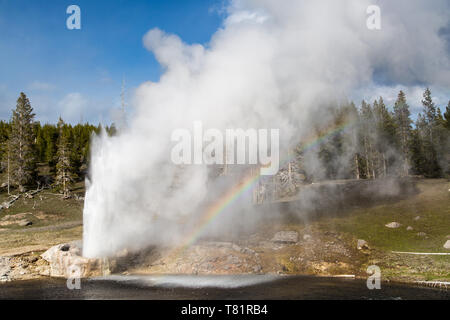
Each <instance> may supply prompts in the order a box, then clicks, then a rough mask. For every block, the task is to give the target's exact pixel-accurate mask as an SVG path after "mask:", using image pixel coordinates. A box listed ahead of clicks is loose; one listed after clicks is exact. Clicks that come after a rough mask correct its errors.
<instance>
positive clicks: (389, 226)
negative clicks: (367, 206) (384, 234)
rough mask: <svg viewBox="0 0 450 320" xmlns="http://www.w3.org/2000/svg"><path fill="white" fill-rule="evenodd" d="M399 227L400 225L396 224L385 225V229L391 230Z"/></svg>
mask: <svg viewBox="0 0 450 320" xmlns="http://www.w3.org/2000/svg"><path fill="white" fill-rule="evenodd" d="M400 226H401V224H400V223H398V222H390V223H388V224H386V227H388V228H391V229H396V228H399V227H400Z"/></svg>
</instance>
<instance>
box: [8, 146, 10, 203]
mask: <svg viewBox="0 0 450 320" xmlns="http://www.w3.org/2000/svg"><path fill="white" fill-rule="evenodd" d="M9 185H10V182H9V146H8V195H9V194H10V193H9Z"/></svg>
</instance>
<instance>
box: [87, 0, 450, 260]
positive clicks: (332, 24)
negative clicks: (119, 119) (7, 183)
mask: <svg viewBox="0 0 450 320" xmlns="http://www.w3.org/2000/svg"><path fill="white" fill-rule="evenodd" d="M371 2H372V1H368V0H352V1H333V0H328V1H299V0H290V1H283V2H282V3H280V2H279V1H268V0H266V1H264V0H258V1H253V0H239V1H238V0H236V1H231V3H230V4H229V6H228V7H227V16H226V18H225V20H224V22H223V26H222V27H221V28H220V29H219V30H217V32H216V33H215V34H214V35H213V36H212V38H211V41H210V42H209V43H208V44H207V45H200V44H192V45H188V44H186V43H183V42H182V41H181V40H180V38H178V37H177V36H175V35H168V34H165V33H164V32H162V31H160V30H158V29H153V30H150V31H149V32H148V33H147V34H146V35H145V36H144V39H143V41H144V45H145V47H146V48H147V49H149V50H150V51H152V52H153V53H154V55H155V57H156V59H157V60H158V61H159V63H160V64H161V65H162V66H163V67H164V69H165V71H164V73H163V74H162V76H161V78H160V80H159V82H156V83H150V82H148V83H144V84H142V85H141V86H140V87H139V88H138V90H137V91H136V96H135V100H134V103H133V105H134V108H135V115H134V117H133V119H131V120H130V121H129V124H128V127H127V128H126V129H122V130H121V132H120V134H119V135H118V136H115V137H112V138H109V137H106V136H100V137H97V138H94V141H93V144H92V161H91V168H90V181H89V183H88V186H87V193H86V199H85V209H84V234H83V241H84V248H83V251H84V252H83V254H84V255H85V256H87V257H101V256H108V255H111V254H114V253H116V252H118V251H120V250H122V249H125V248H126V249H131V250H133V249H136V250H138V249H140V248H143V247H146V246H148V245H172V244H175V243H177V242H178V241H182V239H184V238H185V237H186V233H188V232H191V230H190V229H189V227H188V226H189V223H190V222H192V221H193V220H195V219H201V218H202V212H201V211H202V210H201V204H202V202H203V200H204V199H205V198H206V196H207V195H208V194H211V193H213V194H221V193H223V192H226V190H221V189H220V188H221V187H219V186H217V188H218V190H211V189H210V188H209V187H206V185H207V181H208V170H207V167H206V166H204V165H192V166H183V168H180V167H179V166H176V165H175V164H173V163H172V162H171V158H170V154H171V148H172V142H171V134H172V132H173V131H174V130H176V129H178V128H191V127H192V124H193V123H194V122H195V121H201V122H202V124H203V125H204V127H207V128H217V129H218V130H222V131H223V130H225V129H227V128H244V129H245V128H256V129H270V128H277V129H279V130H280V145H281V146H283V144H284V145H288V144H290V143H292V142H294V141H298V140H300V139H301V138H302V137H303V136H305V135H307V134H308V133H309V132H310V131H311V128H313V127H314V126H316V125H321V124H326V123H327V122H328V121H329V120H330V117H331V115H330V114H328V113H327V111H326V110H324V109H322V106H326V105H327V104H328V103H331V102H332V101H342V100H344V99H346V98H347V97H348V98H353V96H352V95H353V94H354V92H356V91H359V90H364V89H366V88H376V87H377V85H378V84H377V83H376V81H375V80H374V79H378V80H379V79H385V80H386V82H387V83H389V81H395V82H396V83H398V84H404V85H409V84H414V83H417V82H426V83H437V84H439V83H441V84H442V83H444V84H446V85H448V84H449V81H450V71H449V70H450V68H448V66H449V62H448V57H447V56H446V55H445V50H446V48H445V46H446V45H447V44H446V43H445V39H443V38H441V37H440V35H439V30H440V29H441V28H443V27H446V23H448V9H449V8H448V6H449V4H448V1H446V0H436V1H435V3H434V5H433V6H428V5H427V3H426V2H425V1H411V0H408V1H406V0H400V1H388V0H386V1H377V4H378V5H380V7H381V9H382V29H381V30H377V31H374V30H369V29H368V28H367V27H366V19H367V15H366V8H367V7H368V6H369V5H371V4H372V3H371ZM430 11H433V12H432V13H431V14H430ZM430 16H432V17H433V19H429V17H430ZM419 26H420V28H419ZM416 27H417V28H416ZM410 30H417V32H415V33H411V32H410ZM399 56H401V58H399ZM423 61H433V63H427V64H424V63H423ZM412 66H416V67H415V68H413V67H412ZM280 152H282V151H281V150H280ZM337 161H339V160H337ZM310 165H314V162H311V164H310ZM235 205H239V202H237V203H236V204H235ZM233 214H234V215H238V214H239V211H238V210H229V211H227V214H226V215H223V216H219V217H217V218H216V220H217V221H216V222H217V223H216V224H214V225H212V226H211V227H210V228H205V229H204V230H203V231H204V232H205V233H208V232H212V231H213V230H215V231H217V229H218V228H220V229H221V230H231V229H233V228H234V224H245V223H247V224H251V223H252V221H253V219H257V218H258V215H253V216H252V215H250V216H245V217H241V216H239V218H236V219H233Z"/></svg>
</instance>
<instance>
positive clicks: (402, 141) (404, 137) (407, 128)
mask: <svg viewBox="0 0 450 320" xmlns="http://www.w3.org/2000/svg"><path fill="white" fill-rule="evenodd" d="M410 115H411V113H410V112H409V106H408V104H407V103H406V95H405V93H404V92H403V91H401V90H400V92H399V94H398V97H397V101H396V102H395V105H394V121H395V124H396V126H397V135H398V142H399V146H400V150H401V156H402V159H403V166H402V167H403V169H402V174H403V175H405V176H407V175H409V137H410V134H411V123H412V121H411V118H410Z"/></svg>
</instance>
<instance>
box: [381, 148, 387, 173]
mask: <svg viewBox="0 0 450 320" xmlns="http://www.w3.org/2000/svg"><path fill="white" fill-rule="evenodd" d="M382 155H383V175H384V177H386V176H387V169H386V156H385V155H384V152H383V153H382Z"/></svg>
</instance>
